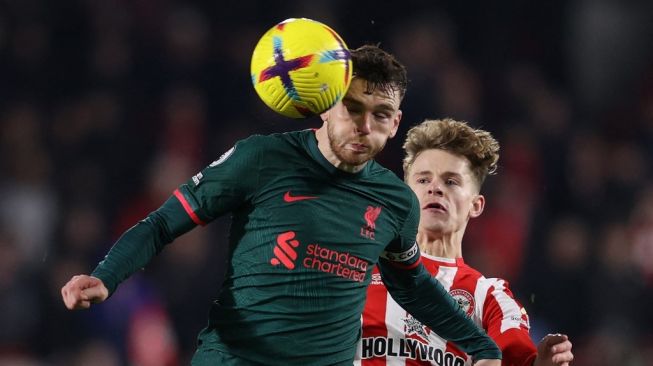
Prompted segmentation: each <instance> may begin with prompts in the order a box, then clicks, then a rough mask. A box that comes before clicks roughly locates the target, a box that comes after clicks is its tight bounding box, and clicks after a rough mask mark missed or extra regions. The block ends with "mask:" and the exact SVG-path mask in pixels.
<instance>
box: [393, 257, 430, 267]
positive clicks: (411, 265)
mask: <svg viewBox="0 0 653 366" xmlns="http://www.w3.org/2000/svg"><path fill="white" fill-rule="evenodd" d="M388 263H390V265H391V266H393V267H396V268H399V269H406V270H408V269H413V268H417V266H419V264H420V263H422V257H420V258H419V260H418V261H416V262H415V263H413V264H409V265H405V264H401V263H398V262H393V261H391V260H388Z"/></svg>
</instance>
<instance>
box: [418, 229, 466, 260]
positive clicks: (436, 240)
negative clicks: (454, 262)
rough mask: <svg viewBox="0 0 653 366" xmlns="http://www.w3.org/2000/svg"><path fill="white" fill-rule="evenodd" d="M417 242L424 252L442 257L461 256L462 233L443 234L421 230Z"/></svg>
mask: <svg viewBox="0 0 653 366" xmlns="http://www.w3.org/2000/svg"><path fill="white" fill-rule="evenodd" d="M417 243H418V244H419V249H420V250H421V251H422V253H425V254H428V255H431V256H434V257H441V258H461V257H462V256H463V250H462V233H451V234H442V233H434V232H429V231H427V230H420V231H419V232H418V233H417Z"/></svg>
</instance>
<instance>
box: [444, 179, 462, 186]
mask: <svg viewBox="0 0 653 366" xmlns="http://www.w3.org/2000/svg"><path fill="white" fill-rule="evenodd" d="M446 184H447V185H449V186H457V185H458V184H459V183H458V181H457V180H455V179H452V178H449V179H447V181H446Z"/></svg>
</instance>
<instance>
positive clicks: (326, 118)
mask: <svg viewBox="0 0 653 366" xmlns="http://www.w3.org/2000/svg"><path fill="white" fill-rule="evenodd" d="M329 111H331V109H328V110H326V111H324V112H322V113H320V118H322V122H329Z"/></svg>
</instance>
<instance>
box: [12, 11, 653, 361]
mask: <svg viewBox="0 0 653 366" xmlns="http://www.w3.org/2000/svg"><path fill="white" fill-rule="evenodd" d="M430 3H433V4H430ZM438 3H442V4H438ZM499 3H500V4H496V2H482V3H481V2H479V3H476V4H475V3H473V2H446V3H445V2H437V3H436V2H419V1H411V0H409V1H404V2H402V4H401V7H400V6H399V5H397V4H393V3H390V2H388V3H383V2H377V1H361V2H351V1H344V0H341V1H340V0H339V1H329V2H326V1H324V2H308V1H306V2H301V1H285V2H282V4H274V2H270V1H262V0H260V1H253V0H241V1H232V0H228V1H210V2H209V1H201V2H188V3H182V2H177V1H170V0H164V1H155V0H139V1H127V0H103V1H95V0H70V1H46V0H13V1H12V0H4V1H3V0H0V197H1V198H0V365H2V366H4V365H12V366H13V365H16V366H41V365H73V366H81V365H99V366H104V365H106V366H113V365H138V366H150V365H159V366H168V365H169V366H174V365H185V364H188V362H189V359H190V357H191V356H192V353H193V351H194V349H195V337H196V335H197V333H198V332H199V330H200V329H201V328H202V327H203V326H204V323H205V322H206V319H207V313H208V308H209V303H210V301H211V299H212V298H213V297H215V295H216V294H217V291H218V288H219V284H220V281H221V278H222V270H223V269H224V257H225V256H224V248H223V247H224V244H225V242H226V236H227V232H228V225H229V218H228V217H227V218H223V219H219V220H217V222H215V223H213V224H211V225H209V226H207V227H203V228H197V229H195V230H194V231H192V232H191V233H189V234H187V235H185V236H183V237H182V238H180V239H178V240H177V241H175V243H174V244H173V245H170V246H168V247H167V249H166V250H164V251H163V252H162V253H161V254H160V255H159V256H158V257H157V258H156V259H155V261H154V262H152V263H151V264H150V266H148V267H147V268H146V269H144V270H143V271H141V272H139V273H137V274H136V275H134V276H133V277H132V278H131V279H129V280H128V281H126V282H125V283H123V284H122V285H121V286H120V287H119V289H118V291H117V292H116V293H115V294H114V295H113V296H112V297H111V298H110V299H109V300H108V301H107V302H106V303H104V304H102V305H100V306H96V307H94V308H92V309H91V310H89V311H80V312H69V311H67V310H65V308H64V306H63V303H62V302H61V299H60V293H59V291H60V288H61V286H63V285H64V284H65V282H66V281H68V279H69V278H70V276H72V275H74V274H77V273H89V272H90V271H92V270H93V268H94V267H95V265H96V264H97V262H98V261H100V260H101V259H102V257H103V255H104V254H105V253H106V251H107V250H108V249H109V248H110V247H111V245H112V243H113V242H114V241H115V240H116V239H117V238H118V237H119V235H120V234H121V233H122V232H123V231H124V230H126V229H127V228H129V227H130V226H131V225H133V224H134V223H136V222H137V221H138V220H140V219H141V218H143V217H145V216H146V215H147V214H148V213H149V212H150V211H152V210H154V209H156V208H157V207H158V206H159V205H160V204H161V203H162V202H163V201H164V200H165V199H166V198H167V197H168V196H169V195H170V194H171V192H172V191H173V190H174V188H175V187H176V186H177V185H179V184H181V183H183V182H185V181H186V180H187V179H189V178H190V177H191V176H192V175H193V174H195V173H196V172H197V171H199V170H200V169H202V168H203V167H204V166H206V165H207V164H208V163H210V162H211V161H213V160H215V159H216V158H217V157H218V156H219V155H220V154H221V153H222V152H224V151H226V150H227V149H229V148H230V147H231V146H232V145H233V143H234V142H235V141H236V140H238V139H240V138H243V137H246V136H248V135H250V134H253V133H262V134H266V133H272V132H280V131H288V130H296V129H304V128H310V127H317V126H319V125H320V123H321V121H320V120H319V118H312V119H308V120H288V119H284V118H283V117H280V116H277V115H275V114H274V113H273V112H271V111H270V110H268V109H267V107H265V105H264V104H263V103H262V102H261V101H260V100H259V99H258V98H257V96H256V94H255V92H254V90H253V88H252V86H251V84H250V77H249V58H250V56H251V52H252V50H253V48H254V46H255V44H256V41H257V40H258V38H259V37H260V36H261V35H262V34H263V33H264V32H265V31H266V30H267V29H268V28H270V27H271V26H272V25H274V24H276V23H277V22H279V21H281V20H283V19H286V18H290V17H308V18H312V19H316V20H319V21H322V22H324V23H326V24H329V25H330V26H331V27H333V28H334V29H336V30H337V31H338V32H339V33H340V35H341V36H342V37H343V38H344V39H345V40H346V42H347V43H348V45H349V46H350V47H357V46H360V45H363V44H365V43H374V44H380V45H381V47H382V48H384V49H386V50H388V51H390V52H392V53H394V54H395V55H396V56H397V57H398V58H399V59H400V60H401V61H402V62H404V63H405V64H406V66H407V69H408V74H409V79H410V84H409V88H408V93H407V95H406V98H405V101H404V105H403V108H402V109H403V111H404V118H403V120H402V125H401V128H400V132H399V134H398V137H397V138H396V139H394V140H391V141H390V142H389V144H388V146H387V147H386V149H385V151H384V152H383V153H382V154H381V155H380V157H379V159H378V160H379V161H380V162H381V163H382V164H384V165H385V166H387V167H388V168H390V169H392V170H393V171H395V172H396V173H397V174H398V175H400V176H403V174H402V172H401V159H402V151H401V144H402V142H403V136H404V135H405V132H406V130H407V129H408V128H409V127H410V126H412V125H414V124H416V123H418V122H421V121H422V120H423V119H425V118H440V117H451V118H455V119H459V120H466V121H468V122H469V123H470V124H472V125H474V126H478V127H482V128H484V129H487V130H489V131H491V132H492V133H493V134H494V135H495V136H496V137H497V139H498V140H499V142H500V143H501V145H502V150H501V159H500V162H499V163H500V164H499V165H500V168H499V171H498V175H496V176H491V177H489V178H488V180H487V182H486V186H485V192H484V194H485V195H486V197H487V207H486V211H485V213H484V214H483V215H482V216H481V217H480V218H478V219H475V220H474V221H472V223H471V224H470V225H469V228H468V234H467V235H466V237H465V240H464V244H463V253H464V254H465V258H466V261H467V262H468V263H470V264H471V265H472V266H474V267H476V268H478V269H479V270H481V271H482V272H483V273H485V274H486V276H488V277H504V278H506V279H508V280H509V282H510V283H511V286H512V288H513V290H514V291H515V292H516V294H517V298H518V299H519V300H520V301H521V302H522V303H523V304H524V305H525V307H526V308H527V310H528V311H529V315H530V319H531V326H532V328H531V335H532V337H533V339H534V340H535V341H536V342H537V341H538V340H539V339H540V338H541V337H542V336H543V335H545V334H546V333H550V332H564V333H567V334H569V335H570V337H571V338H572V341H573V343H574V353H575V354H576V361H575V362H574V365H577V366H602V365H611V366H614V365H620V366H640V365H643V366H648V365H652V364H651V359H653V313H652V312H651V311H650V309H652V308H653V48H651V47H650V43H651V40H653V3H650V2H648V1H632V0H631V1H620V0H596V1H592V0H578V1H571V2H567V1H562V0H554V1H550V2H545V3H542V4H540V3H537V4H536V3H532V2H520V1H516V0H515V1H503V2H499Z"/></svg>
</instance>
